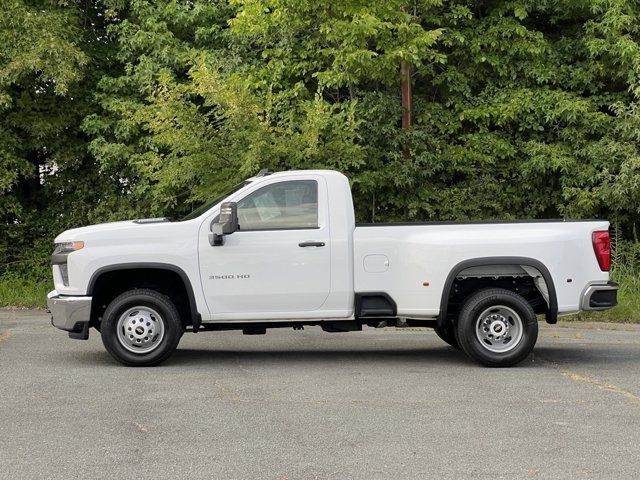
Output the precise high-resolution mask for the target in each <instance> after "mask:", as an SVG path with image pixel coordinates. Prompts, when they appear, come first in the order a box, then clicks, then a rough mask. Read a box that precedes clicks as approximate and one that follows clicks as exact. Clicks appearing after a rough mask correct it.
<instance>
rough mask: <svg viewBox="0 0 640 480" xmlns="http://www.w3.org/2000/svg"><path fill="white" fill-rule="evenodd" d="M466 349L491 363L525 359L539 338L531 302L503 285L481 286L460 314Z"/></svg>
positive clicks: (509, 363)
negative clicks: (485, 287) (486, 287)
mask: <svg viewBox="0 0 640 480" xmlns="http://www.w3.org/2000/svg"><path fill="white" fill-rule="evenodd" d="M457 333H458V341H459V342H460V347H462V350H464V352H465V353H466V354H467V355H468V356H469V357H471V358H472V359H474V360H476V361H477V362H479V363H481V364H482V365H485V366H488V367H509V366H512V365H515V364H517V363H519V362H521V361H522V360H524V359H525V358H526V357H527V355H529V353H531V351H532V350H533V347H534V346H535V344H536V340H537V338H538V319H537V317H536V314H535V313H534V311H533V309H532V308H531V306H530V305H529V303H528V302H527V301H526V300H525V299H524V298H523V297H521V296H520V295H518V294H517V293H514V292H512V291H510V290H506V289H502V288H493V289H487V290H481V291H479V292H477V293H475V294H473V295H471V296H470V297H469V298H468V299H467V300H465V302H464V304H463V306H462V308H461V310H460V316H459V318H458V324H457Z"/></svg>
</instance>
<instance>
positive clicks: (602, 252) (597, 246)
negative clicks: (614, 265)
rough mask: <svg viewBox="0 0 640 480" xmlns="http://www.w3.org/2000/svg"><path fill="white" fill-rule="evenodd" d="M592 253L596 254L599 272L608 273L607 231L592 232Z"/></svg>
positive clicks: (609, 248)
mask: <svg viewBox="0 0 640 480" xmlns="http://www.w3.org/2000/svg"><path fill="white" fill-rule="evenodd" d="M591 242H592V243H593V251H594V252H595V253H596V258H597V259H598V265H600V270H602V271H603V272H608V271H609V270H610V269H611V237H610V236H609V230H599V231H597V232H593V235H592V236H591Z"/></svg>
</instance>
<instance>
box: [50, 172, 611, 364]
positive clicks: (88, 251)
mask: <svg viewBox="0 0 640 480" xmlns="http://www.w3.org/2000/svg"><path fill="white" fill-rule="evenodd" d="M608 229H609V223H608V222H606V221H601V220H596V221H561V220H559V221H555V220H554V221H522V222H478V223H453V222H451V223H450V222H441V223H439V222H435V223H408V224H370V225H369V224H367V225H356V223H355V218H354V210H353V203H352V198H351V191H350V187H349V182H348V180H347V178H346V177H345V176H344V175H342V174H341V173H338V172H335V171H326V170H309V171H291V172H281V173H273V174H269V173H268V172H261V173H260V174H258V175H257V176H255V177H253V178H250V179H248V180H246V181H245V182H244V183H243V184H241V185H239V186H238V187H237V188H236V189H234V191H232V192H230V193H228V194H227V195H225V196H223V197H222V198H220V199H218V200H215V201H212V202H210V203H209V204H207V205H204V206H203V207H201V208H200V209H198V210H196V211H194V212H193V213H192V214H190V215H189V216H187V217H186V218H184V219H182V220H180V221H175V220H171V219H167V218H159V219H145V220H133V221H124V222H115V223H106V224H100V225H93V226H89V227H83V228H76V229H72V230H67V231H66V232H63V233H62V234H60V235H59V236H58V237H57V238H56V239H55V242H56V246H55V251H54V253H53V255H52V265H53V277H54V284H55V290H53V291H52V292H50V293H49V295H48V306H49V310H50V312H51V315H52V323H53V325H54V326H56V327H58V328H60V329H63V330H66V331H68V332H69V336H70V337H72V338H78V339H87V338H88V336H89V328H90V327H94V328H95V329H96V330H98V331H99V332H100V333H101V336H102V341H103V343H104V346H105V347H106V349H107V350H108V351H109V353H110V354H111V355H112V356H113V357H114V358H115V359H117V360H119V361H120V362H122V363H124V364H126V365H132V366H135V365H154V364H158V363H160V362H162V361H163V360H165V359H167V358H168V357H169V356H170V355H171V354H172V353H173V351H174V350H175V349H176V347H177V345H178V342H179V341H180V338H181V337H182V334H183V333H184V332H189V331H190V332H198V331H205V330H231V329H238V330H242V331H243V333H245V334H263V333H265V332H266V329H267V328H274V327H292V328H294V329H299V328H302V327H303V326H305V325H315V326H320V327H321V328H322V329H323V330H325V331H328V332H347V331H355V330H361V329H362V326H363V325H366V326H372V327H384V326H405V325H410V326H424V327H431V328H435V330H436V332H437V333H438V335H439V336H440V337H441V338H442V339H443V340H444V341H446V342H447V343H449V344H450V345H452V346H453V347H456V348H461V349H462V350H464V352H465V353H466V354H467V355H468V356H469V357H471V358H473V359H474V360H476V361H478V362H480V363H481V364H483V365H487V366H510V365H514V364H516V363H518V362H520V361H521V360H523V359H524V358H525V357H526V356H527V355H528V354H529V353H530V352H531V350H532V349H533V347H534V345H535V343H536V339H537V335H538V319H537V316H536V315H538V314H539V315H544V317H545V319H546V321H547V322H548V323H555V322H556V321H557V318H558V316H559V315H565V314H570V313H575V312H578V311H580V310H602V309H607V308H611V307H613V306H614V305H616V296H617V288H618V287H617V284H615V283H613V282H610V281H609V268H610V239H609V231H608Z"/></svg>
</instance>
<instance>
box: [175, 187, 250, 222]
mask: <svg viewBox="0 0 640 480" xmlns="http://www.w3.org/2000/svg"><path fill="white" fill-rule="evenodd" d="M250 183H251V182H250V181H248V180H245V181H244V182H240V183H238V184H237V185H234V186H233V187H231V188H230V189H229V190H227V191H226V192H224V193H223V194H221V195H218V196H217V197H216V198H214V199H213V200H210V201H208V202H206V203H205V204H204V205H201V206H199V207H198V208H196V209H195V210H194V211H193V212H191V213H190V214H189V215H187V216H185V217H182V218H181V219H180V221H181V222H184V221H185V220H193V219H194V218H197V217H199V216H200V215H202V214H203V213H204V212H206V211H207V210H209V209H210V208H211V207H213V206H214V205H216V204H218V203H220V202H221V201H222V200H224V199H225V198H227V197H228V196H229V195H231V194H232V193H235V192H237V191H238V190H240V189H241V188H242V187H244V186H245V185H248V184H250Z"/></svg>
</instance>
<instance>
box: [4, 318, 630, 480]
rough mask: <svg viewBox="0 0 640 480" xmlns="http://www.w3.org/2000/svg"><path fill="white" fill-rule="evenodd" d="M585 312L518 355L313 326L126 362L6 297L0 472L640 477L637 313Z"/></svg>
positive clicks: (426, 337)
mask: <svg viewBox="0 0 640 480" xmlns="http://www.w3.org/2000/svg"><path fill="white" fill-rule="evenodd" d="M570 325H573V324H570ZM578 327H579V328H575V327H571V328H567V327H565V326H553V327H551V326H547V325H541V331H540V338H539V340H538V345H537V347H536V348H535V350H534V353H533V354H532V355H531V356H530V357H529V358H528V359H527V360H526V361H525V362H523V363H522V364H521V365H520V366H518V367H514V368H509V369H487V368H482V367H480V366H477V365H475V364H474V363H472V362H471V361H470V360H468V359H467V358H466V357H465V356H464V355H463V354H462V353H460V352H458V351H456V350H454V349H453V348H451V347H449V346H448V345H446V344H444V343H443V342H442V341H441V340H440V339H439V338H438V337H437V336H436V335H435V334H434V333H433V332H432V331H430V330H421V329H381V330H375V329H365V330H364V331H363V332H350V333H324V332H322V331H321V330H320V329H319V328H315V327H314V328H308V327H307V328H305V330H304V331H293V330H289V329H275V330H270V331H268V332H267V334H266V335H262V336H243V335H242V334H241V333H240V332H203V333H198V334H195V335H194V334H185V336H184V337H183V339H182V341H181V343H180V346H179V347H178V348H179V349H178V351H177V352H176V354H175V355H174V356H173V357H172V358H171V359H170V360H169V361H167V362H166V363H165V364H163V365H161V366H159V367H152V368H127V367H123V366H120V365H119V364H117V363H116V362H115V361H114V360H112V359H111V357H110V356H109V355H108V354H107V353H106V351H105V350H104V348H103V346H102V342H101V340H100V336H99V334H97V332H95V331H94V330H92V332H91V336H90V338H89V340H88V341H79V340H71V339H69V338H67V335H66V334H65V333H64V332H61V331H59V330H57V329H55V328H53V327H52V326H50V324H49V319H48V316H47V314H45V313H44V312H38V311H0V478H1V479H12V480H13V479H22V478H26V479H32V478H34V479H35V478H38V479H40V478H51V479H65V480H69V479H75V478H82V479H110V480H114V479H127V478H136V479H183V478H185V479H186V478H198V479H281V480H284V479H367V480H372V479H413V478H415V479H428V478H433V479H448V478H452V479H453V478H456V479H457V478H462V479H468V478H482V479H485V478H486V479H499V478H505V479H514V478H527V479H528V478H532V479H542V478H545V479H547V478H549V479H551V478H553V479H564V478H567V479H569V478H570V479H574V478H580V479H582V478H584V479H637V478H640V326H633V325H622V326H608V325H599V324H588V325H579V326H578Z"/></svg>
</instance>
